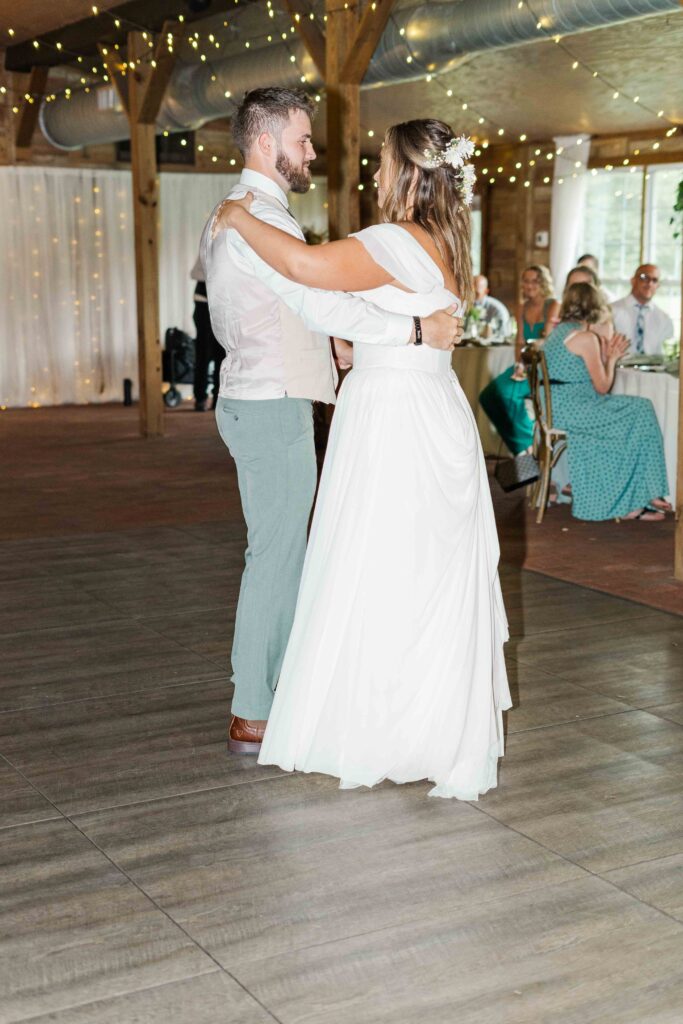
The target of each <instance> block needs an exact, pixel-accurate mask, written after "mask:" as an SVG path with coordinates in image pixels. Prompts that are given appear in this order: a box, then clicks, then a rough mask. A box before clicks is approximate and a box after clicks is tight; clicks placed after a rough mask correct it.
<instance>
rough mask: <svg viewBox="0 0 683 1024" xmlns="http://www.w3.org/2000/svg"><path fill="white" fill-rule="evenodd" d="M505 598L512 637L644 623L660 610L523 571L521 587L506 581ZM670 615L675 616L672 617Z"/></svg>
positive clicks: (604, 628)
mask: <svg viewBox="0 0 683 1024" xmlns="http://www.w3.org/2000/svg"><path fill="white" fill-rule="evenodd" d="M502 586H503V597H504V600H505V609H506V612H507V615H508V620H509V624H510V634H511V636H536V635H545V634H548V633H553V632H556V631H558V630H568V629H583V628H584V627H587V626H595V625H596V624H598V623H600V624H603V630H604V631H605V632H608V631H609V629H610V625H609V624H610V623H616V624H617V627H618V624H619V623H628V622H631V621H634V622H643V621H644V620H646V619H650V618H654V619H656V618H657V617H658V616H659V615H663V613H660V612H654V611H652V609H649V608H643V607H642V605H637V604H634V603H633V602H632V601H623V600H621V599H619V598H616V597H610V596H609V595H607V594H600V593H598V592H597V591H594V590H586V589H584V588H581V587H575V586H573V585H571V584H567V583H561V582H560V581H559V580H550V579H547V578H546V577H540V576H528V575H527V574H524V576H523V577H522V579H521V581H520V583H519V586H515V585H514V584H513V583H512V581H511V580H510V579H508V580H503V584H502ZM671 618H674V617H673V616H672V617H671Z"/></svg>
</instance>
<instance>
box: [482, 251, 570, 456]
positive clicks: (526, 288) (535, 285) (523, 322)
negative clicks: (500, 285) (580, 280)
mask: <svg viewBox="0 0 683 1024" xmlns="http://www.w3.org/2000/svg"><path fill="white" fill-rule="evenodd" d="M559 308H560V304H559V302H558V301H557V299H556V298H554V296H553V281H552V278H551V276H550V271H549V270H548V268H547V267H543V266H539V265H537V264H533V265H532V266H529V267H527V268H526V270H525V271H524V272H523V274H522V301H521V302H520V304H519V307H518V310H517V340H516V342H515V365H514V366H511V367H510V369H508V370H504V371H503V373H501V374H500V376H498V377H496V378H495V380H492V381H491V383H490V384H488V385H487V386H486V387H485V388H484V390H483V391H482V393H481V394H480V395H479V402H480V403H481V407H482V409H483V410H484V412H485V413H486V415H487V416H488V418H489V419H490V420H491V423H492V424H493V426H494V427H495V428H496V430H497V431H498V433H499V434H500V436H501V438H502V439H503V441H504V442H505V444H506V445H507V447H508V448H509V450H510V451H511V452H512V454H513V455H518V454H519V453H520V452H524V451H526V450H527V448H530V447H531V443H532V441H533V439H534V421H533V419H532V418H531V416H530V414H529V411H528V409H527V399H528V398H530V392H529V384H528V382H527V379H526V370H525V368H524V364H523V363H522V362H520V356H521V351H522V348H523V346H524V345H525V344H527V343H528V342H530V341H533V340H539V339H541V338H543V336H544V335H545V334H546V333H549V331H550V329H551V325H552V320H553V318H555V317H556V316H557V311H558V310H559Z"/></svg>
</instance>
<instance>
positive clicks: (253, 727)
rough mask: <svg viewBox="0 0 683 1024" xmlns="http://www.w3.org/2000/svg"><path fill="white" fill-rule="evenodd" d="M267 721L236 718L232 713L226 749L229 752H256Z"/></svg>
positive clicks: (259, 746)
mask: <svg viewBox="0 0 683 1024" xmlns="http://www.w3.org/2000/svg"><path fill="white" fill-rule="evenodd" d="M267 724H268V723H267V722H263V721H254V720H251V719H249V718H238V717H237V715H233V716H232V719H231V721H230V727H229V729H228V750H229V751H230V753H231V754H258V752H259V750H260V749H261V741H262V739H263V735H264V733H265V731H266V725H267Z"/></svg>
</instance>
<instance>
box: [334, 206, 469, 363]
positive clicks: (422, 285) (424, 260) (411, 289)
mask: <svg viewBox="0 0 683 1024" xmlns="http://www.w3.org/2000/svg"><path fill="white" fill-rule="evenodd" d="M351 237H353V238H356V239H357V240H358V241H359V242H361V243H362V244H363V245H364V246H365V248H366V249H367V250H368V253H369V254H370V256H371V257H372V258H373V260H374V261H375V263H377V264H379V266H381V267H383V268H384V269H385V270H386V271H387V273H389V274H391V275H392V277H393V278H394V279H395V280H396V281H399V282H400V283H401V284H402V285H404V288H399V287H397V286H396V285H390V284H387V285H382V286H381V287H379V288H369V289H367V290H366V291H358V292H355V293H354V294H356V295H359V296H361V297H362V298H364V299H367V301H368V302H372V303H374V305H376V306H379V307H380V308H381V309H386V310H388V311H389V312H392V313H405V314H408V315H409V316H429V314H430V313H434V312H435V311H436V310H438V309H446V308H447V307H448V306H453V305H456V306H457V307H458V309H457V310H456V315H459V316H462V311H463V308H464V307H463V303H462V302H461V301H460V299H459V298H458V297H457V295H454V294H453V292H451V291H449V290H448V288H446V287H445V286H444V280H443V274H442V273H441V270H440V268H439V267H438V266H437V264H436V263H435V262H434V260H433V259H432V258H431V256H429V254H428V253H427V252H426V250H425V249H424V248H423V247H422V246H421V245H420V243H419V242H418V241H417V239H416V238H414V237H413V235H411V234H410V232H409V231H406V230H405V228H402V227H401V226H400V225H398V224H375V225H373V226H372V227H369V228H365V229H364V230H363V231H358V232H356V234H354V235H352V236H351ZM354 349H355V354H354V367H355V369H357V370H361V369H369V368H371V367H380V366H383V367H393V368H397V369H401V368H405V369H412V370H422V371H423V372H426V373H450V371H451V353H450V352H442V351H440V350H438V349H434V348H430V347H429V346H427V345H422V346H417V347H416V346H414V345H396V346H390V345H364V344H362V343H361V344H359V343H356V345H355V346H354Z"/></svg>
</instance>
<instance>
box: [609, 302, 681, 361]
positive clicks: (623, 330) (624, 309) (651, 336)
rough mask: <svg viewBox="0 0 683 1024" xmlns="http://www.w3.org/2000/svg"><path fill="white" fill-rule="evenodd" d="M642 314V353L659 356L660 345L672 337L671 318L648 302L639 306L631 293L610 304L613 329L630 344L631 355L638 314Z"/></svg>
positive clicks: (633, 350) (634, 341) (634, 345)
mask: <svg viewBox="0 0 683 1024" xmlns="http://www.w3.org/2000/svg"><path fill="white" fill-rule="evenodd" d="M641 308H642V314H643V352H645V353H646V354H647V355H649V356H654V355H661V354H662V345H663V343H664V342H665V341H669V339H670V338H673V336H674V325H673V321H672V319H671V317H670V316H669V315H668V314H667V313H665V312H664V310H663V309H660V308H659V306H655V304H654V303H653V302H652V301H650V302H644V303H643V304H642V307H641V304H640V303H639V302H638V300H637V299H636V297H635V295H634V294H633V293H631V294H630V295H627V296H626V297H625V298H623V299H618V300H617V301H616V302H613V303H612V318H613V320H614V329H615V330H616V331H618V332H619V333H620V334H625V335H626V337H627V338H628V339H629V341H630V342H631V353H633V352H635V351H636V334H637V330H636V326H637V323H638V314H639V313H640V311H641Z"/></svg>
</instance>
